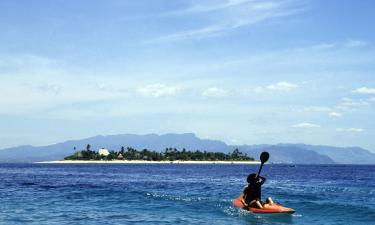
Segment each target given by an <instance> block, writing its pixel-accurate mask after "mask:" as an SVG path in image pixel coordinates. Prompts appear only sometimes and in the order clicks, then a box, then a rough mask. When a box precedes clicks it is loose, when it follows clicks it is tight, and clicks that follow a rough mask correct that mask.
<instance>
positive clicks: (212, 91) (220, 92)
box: [202, 87, 229, 97]
mask: <svg viewBox="0 0 375 225" xmlns="http://www.w3.org/2000/svg"><path fill="white" fill-rule="evenodd" d="M228 95H229V92H228V91H226V90H224V89H220V88H217V87H211V88H208V89H207V90H205V91H203V92H202V96H204V97H225V96H228Z"/></svg>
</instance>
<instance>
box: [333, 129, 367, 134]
mask: <svg viewBox="0 0 375 225" xmlns="http://www.w3.org/2000/svg"><path fill="white" fill-rule="evenodd" d="M336 131H338V132H352V133H360V132H363V131H365V130H364V129H362V128H337V129H336Z"/></svg>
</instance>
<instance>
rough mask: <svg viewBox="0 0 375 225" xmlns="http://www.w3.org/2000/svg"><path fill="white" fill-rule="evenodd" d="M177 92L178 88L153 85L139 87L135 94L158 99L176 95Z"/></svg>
mask: <svg viewBox="0 0 375 225" xmlns="http://www.w3.org/2000/svg"><path fill="white" fill-rule="evenodd" d="M179 90H180V88H179V87H178V86H167V85H164V84H159V83H155V84H149V85H146V86H143V87H139V88H138V89H137V92H138V93H140V94H141V95H143V96H145V97H153V98H159V97H164V96H173V95H176V94H177V92H178V91H179Z"/></svg>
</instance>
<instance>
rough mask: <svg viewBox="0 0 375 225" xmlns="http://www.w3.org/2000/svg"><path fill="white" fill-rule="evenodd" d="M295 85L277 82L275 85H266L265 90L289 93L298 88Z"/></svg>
mask: <svg viewBox="0 0 375 225" xmlns="http://www.w3.org/2000/svg"><path fill="white" fill-rule="evenodd" d="M298 87H299V86H298V85H297V84H293V83H288V82H278V83H276V84H271V85H268V86H267V87H266V88H267V89H268V90H273V91H291V90H293V89H296V88H298Z"/></svg>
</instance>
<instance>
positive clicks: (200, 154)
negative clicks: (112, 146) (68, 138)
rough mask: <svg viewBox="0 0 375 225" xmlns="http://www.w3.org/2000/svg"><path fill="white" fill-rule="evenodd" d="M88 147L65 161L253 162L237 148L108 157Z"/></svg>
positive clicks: (128, 152) (124, 152)
mask: <svg viewBox="0 0 375 225" xmlns="http://www.w3.org/2000/svg"><path fill="white" fill-rule="evenodd" d="M90 147H91V146H90V145H87V147H86V149H85V150H81V151H77V152H75V153H74V154H73V155H70V156H67V157H65V158H64V159H65V160H114V159H117V160H147V161H174V160H182V161H254V158H252V157H249V156H248V155H247V154H246V153H242V152H241V151H239V150H238V149H237V148H236V149H234V150H233V151H232V152H229V153H223V152H207V151H200V150H195V151H189V150H186V149H185V148H183V149H182V150H181V151H180V150H178V149H176V148H166V149H165V150H164V151H161V152H158V151H151V150H148V149H143V150H137V149H135V148H131V147H127V148H126V149H125V148H124V147H121V149H120V150H119V151H113V150H109V154H108V155H103V154H99V151H92V150H91V149H90Z"/></svg>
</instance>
